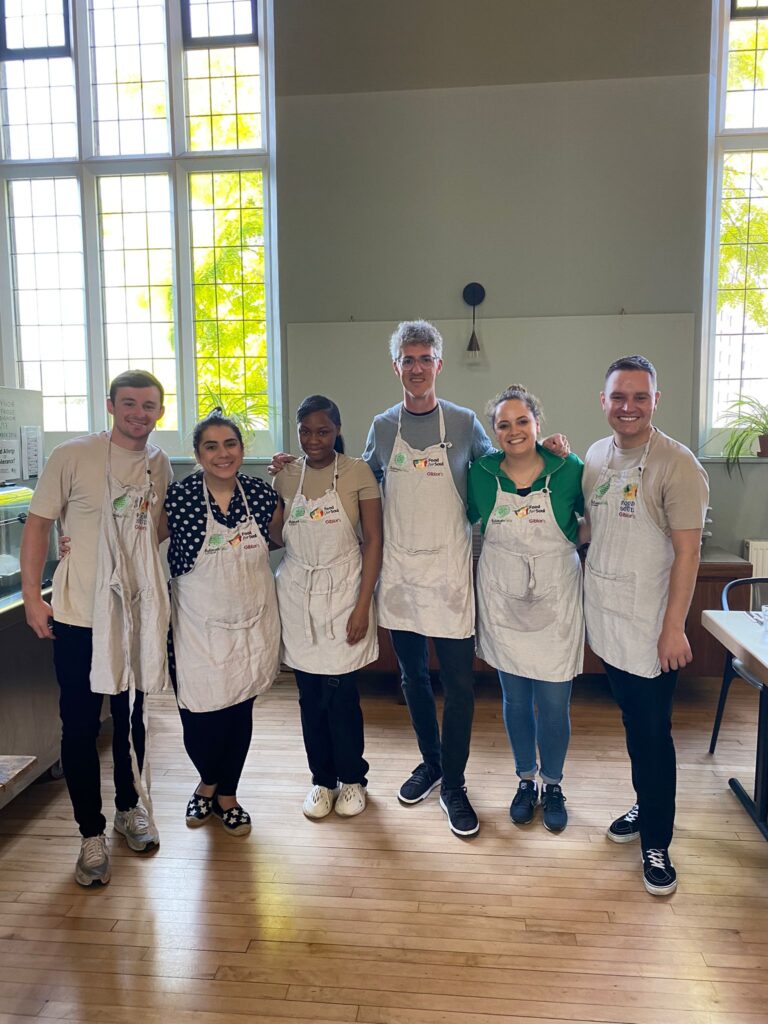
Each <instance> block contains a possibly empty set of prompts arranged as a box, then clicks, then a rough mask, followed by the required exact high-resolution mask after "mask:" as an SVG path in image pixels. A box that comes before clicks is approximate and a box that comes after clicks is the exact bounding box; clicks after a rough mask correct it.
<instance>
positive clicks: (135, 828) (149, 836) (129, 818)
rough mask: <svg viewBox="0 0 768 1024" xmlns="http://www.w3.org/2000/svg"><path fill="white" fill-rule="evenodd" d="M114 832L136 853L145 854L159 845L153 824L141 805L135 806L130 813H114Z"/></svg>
mask: <svg viewBox="0 0 768 1024" xmlns="http://www.w3.org/2000/svg"><path fill="white" fill-rule="evenodd" d="M115 832H119V833H120V835H121V836H124V837H125V841H126V843H128V845H129V846H130V848H131V849H132V850H135V851H136V853H145V852H146V851H147V850H151V849H153V848H154V847H155V846H159V845H160V836H159V835H158V833H157V828H156V827H155V823H154V821H152V819H151V818H150V816H149V812H148V811H147V810H146V808H144V807H142V806H141V804H136V806H135V807H132V808H131V809H130V811H115Z"/></svg>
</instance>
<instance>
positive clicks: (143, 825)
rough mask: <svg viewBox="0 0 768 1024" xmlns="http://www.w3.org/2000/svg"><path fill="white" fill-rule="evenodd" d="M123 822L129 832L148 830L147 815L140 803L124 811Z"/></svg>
mask: <svg viewBox="0 0 768 1024" xmlns="http://www.w3.org/2000/svg"><path fill="white" fill-rule="evenodd" d="M125 823H126V825H127V826H128V828H129V829H130V830H131V832H147V831H148V830H149V815H148V814H147V812H146V811H145V810H144V808H143V807H142V806H141V804H137V805H136V806H135V807H132V808H131V809H130V811H127V812H126V815H125Z"/></svg>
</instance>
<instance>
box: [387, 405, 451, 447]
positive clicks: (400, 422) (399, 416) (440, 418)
mask: <svg viewBox="0 0 768 1024" xmlns="http://www.w3.org/2000/svg"><path fill="white" fill-rule="evenodd" d="M404 408H405V402H401V403H400V411H399V412H398V414H397V436H398V437H400V428H401V427H402V425H403V409H404ZM430 412H434V409H431V410H430ZM425 415H427V416H428V415H429V413H426V414H425ZM437 421H438V424H439V429H440V444H441V445H443V446H444V445H445V416H444V415H443V406H442V403H441V402H440V399H438V400H437ZM449 447H450V445H449Z"/></svg>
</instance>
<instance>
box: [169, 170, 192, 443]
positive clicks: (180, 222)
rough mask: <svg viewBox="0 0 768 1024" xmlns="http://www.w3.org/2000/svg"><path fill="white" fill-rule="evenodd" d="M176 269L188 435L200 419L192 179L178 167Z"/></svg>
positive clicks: (183, 424) (179, 363)
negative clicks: (191, 207)
mask: <svg viewBox="0 0 768 1024" xmlns="http://www.w3.org/2000/svg"><path fill="white" fill-rule="evenodd" d="M173 185H174V188H173V204H174V206H173V208H174V214H175V216H174V224H175V245H176V252H175V268H176V377H177V380H178V386H179V431H180V433H181V436H182V437H183V438H186V437H188V436H189V435H190V434H191V432H192V428H193V426H194V425H195V423H196V422H197V365H196V355H195V320H194V313H193V308H192V307H193V301H192V241H191V238H192V234H191V228H190V218H189V179H188V177H187V174H186V171H184V170H183V168H181V167H177V169H176V174H175V176H174V181H173Z"/></svg>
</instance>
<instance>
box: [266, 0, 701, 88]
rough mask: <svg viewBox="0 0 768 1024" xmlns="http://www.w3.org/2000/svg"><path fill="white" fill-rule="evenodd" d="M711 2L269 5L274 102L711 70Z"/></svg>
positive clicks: (362, 0) (422, 0)
mask: <svg viewBox="0 0 768 1024" xmlns="http://www.w3.org/2000/svg"><path fill="white" fill-rule="evenodd" d="M710 12H711V3H710V2H709V0H275V35H276V41H277V47H278V51H277V65H276V74H277V92H278V95H280V96H296V95H318V94H321V93H340V92H342V93H350V92H381V91H390V90H401V89H435V88H460V87H466V86H477V85H510V84H514V83H520V82H566V81H579V80H587V79H598V78H636V77H653V76H665V75H699V74H707V73H708V71H709V26H710Z"/></svg>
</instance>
